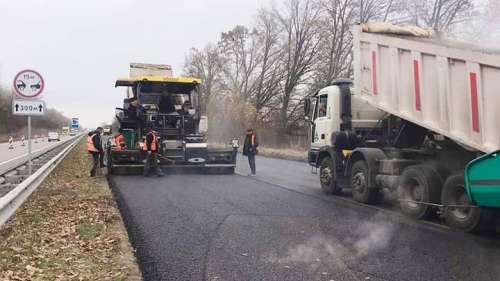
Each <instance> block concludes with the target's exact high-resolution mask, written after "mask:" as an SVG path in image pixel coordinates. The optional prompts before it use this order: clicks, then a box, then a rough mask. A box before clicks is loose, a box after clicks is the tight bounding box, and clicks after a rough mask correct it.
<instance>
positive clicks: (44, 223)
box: [0, 141, 141, 281]
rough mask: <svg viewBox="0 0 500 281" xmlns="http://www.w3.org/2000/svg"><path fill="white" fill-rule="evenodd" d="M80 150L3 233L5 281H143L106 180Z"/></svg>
mask: <svg viewBox="0 0 500 281" xmlns="http://www.w3.org/2000/svg"><path fill="white" fill-rule="evenodd" d="M90 165H91V162H90V159H89V158H88V155H87V153H86V150H85V143H84V142H83V141H82V143H81V144H80V145H79V146H77V147H76V148H75V149H74V150H73V151H72V152H71V153H70V154H69V155H68V156H67V157H66V159H65V160H63V162H62V163H61V164H60V165H59V166H58V167H57V168H56V169H55V170H54V171H53V172H52V173H51V175H50V176H49V177H48V178H47V179H46V180H45V182H44V183H43V184H42V186H40V187H39V189H38V190H37V191H36V192H35V193H34V194H32V195H31V197H30V198H29V199H28V201H27V202H26V203H25V204H24V205H23V206H22V207H21V208H20V209H19V210H18V211H17V213H16V214H15V216H14V217H13V219H11V221H9V222H8V223H7V224H6V225H5V226H4V227H3V228H2V229H1V230H0V280H2V281H10V280H117V281H118V280H141V275H140V271H139V269H138V267H137V264H136V262H135V258H134V255H133V251H132V248H131V247H130V245H129V242H128V236H127V233H126V231H125V228H124V226H123V224H122V220H121V217H120V213H119V211H118V209H117V207H116V204H115V200H114V198H113V195H112V194H111V191H110V189H109V187H108V185H107V181H106V179H105V178H104V177H98V178H90V177H89V175H88V171H89V169H90Z"/></svg>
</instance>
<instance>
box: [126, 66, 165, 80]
mask: <svg viewBox="0 0 500 281" xmlns="http://www.w3.org/2000/svg"><path fill="white" fill-rule="evenodd" d="M139 76H174V73H173V71H172V66H170V65H168V64H150V63H130V76H129V77H130V78H135V77H139Z"/></svg>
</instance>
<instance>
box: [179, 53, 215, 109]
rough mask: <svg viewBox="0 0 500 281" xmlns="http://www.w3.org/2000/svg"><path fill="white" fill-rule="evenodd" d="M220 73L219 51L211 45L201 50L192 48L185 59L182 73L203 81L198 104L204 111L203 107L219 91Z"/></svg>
mask: <svg viewBox="0 0 500 281" xmlns="http://www.w3.org/2000/svg"><path fill="white" fill-rule="evenodd" d="M222 71H223V65H222V61H221V57H220V54H219V50H218V48H217V47H216V46H214V45H212V44H208V45H207V46H206V47H205V48H204V49H203V50H198V49H196V48H192V49H191V51H190V53H189V54H188V56H187V57H186V62H185V66H184V73H185V74H186V75H189V76H194V77H197V78H200V79H201V80H202V81H203V82H202V84H201V85H200V92H201V95H200V103H201V104H202V108H203V110H204V111H205V108H204V105H206V104H208V103H209V102H210V101H211V99H212V97H213V95H214V94H216V92H217V91H220V88H221V86H220V85H221V83H222V81H221V75H222Z"/></svg>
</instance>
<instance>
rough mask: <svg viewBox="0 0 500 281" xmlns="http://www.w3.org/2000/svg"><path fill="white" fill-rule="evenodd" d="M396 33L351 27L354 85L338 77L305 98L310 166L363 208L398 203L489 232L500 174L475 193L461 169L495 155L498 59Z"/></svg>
mask: <svg viewBox="0 0 500 281" xmlns="http://www.w3.org/2000/svg"><path fill="white" fill-rule="evenodd" d="M400 31H401V30H397V28H396V31H394V30H390V29H389V30H384V29H383V28H382V29H380V28H377V27H376V26H375V28H373V26H370V25H365V26H361V25H356V26H354V27H353V35H354V39H353V40H354V50H353V55H354V62H353V64H354V65H353V68H354V83H353V82H352V81H351V80H348V79H339V80H336V81H335V82H334V83H333V85H331V86H328V87H326V88H323V89H321V90H319V91H318V92H317V93H315V94H314V95H313V96H311V97H310V98H308V99H306V103H305V111H306V119H308V120H309V121H310V123H311V126H310V135H311V146H310V151H309V163H310V165H312V166H313V167H316V168H319V177H320V183H321V187H322V189H323V190H324V191H325V192H327V193H330V194H336V193H340V192H341V191H342V189H344V188H350V189H351V191H352V195H353V198H354V199H355V200H356V201H358V202H362V203H368V204H373V203H377V202H380V201H381V200H383V198H384V196H387V197H389V198H393V199H394V198H395V199H396V201H397V202H398V204H399V206H400V208H401V211H402V212H403V213H404V214H406V215H408V216H411V217H413V218H416V219H425V218H429V217H432V216H436V215H441V216H442V217H444V219H445V221H446V223H447V224H448V225H450V226H452V227H456V228H460V229H463V230H465V231H475V230H485V229H488V228H491V227H492V226H493V225H494V218H495V215H494V214H495V212H496V209H497V208H498V207H500V196H499V193H500V180H499V179H500V170H499V171H498V173H496V174H497V175H496V176H494V174H495V173H494V172H492V173H491V175H493V176H490V178H488V180H487V181H476V183H477V184H479V185H482V186H480V188H478V189H474V190H471V188H470V186H469V184H468V181H467V180H466V179H465V178H464V177H465V175H467V173H464V171H466V169H467V167H468V165H470V164H471V163H472V162H473V160H474V159H476V158H478V157H480V156H483V157H484V155H489V157H497V155H498V154H497V153H496V151H497V150H498V149H499V148H500V127H499V126H500V110H499V108H500V53H495V52H491V51H484V50H479V49H475V48H473V47H470V46H465V45H463V44H454V43H450V42H447V41H444V40H438V39H436V38H433V37H432V36H428V35H426V34H425V32H418V31H419V30H418V29H415V28H413V29H411V28H410V29H402V32H400ZM388 32H389V33H388ZM413 33H415V35H412V34H413ZM402 34H405V35H402ZM421 34H423V35H424V36H421ZM491 177H496V178H491ZM486 185H489V186H486ZM486 202H488V203H486Z"/></svg>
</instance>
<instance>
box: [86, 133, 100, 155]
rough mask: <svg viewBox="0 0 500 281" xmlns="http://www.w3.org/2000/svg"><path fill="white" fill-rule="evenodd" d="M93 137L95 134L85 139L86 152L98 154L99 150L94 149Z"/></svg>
mask: <svg viewBox="0 0 500 281" xmlns="http://www.w3.org/2000/svg"><path fill="white" fill-rule="evenodd" d="M94 136H95V134H93V135H91V136H88V137H87V150H88V152H99V150H97V148H95V145H94V142H93V141H92V139H93V138H94Z"/></svg>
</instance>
